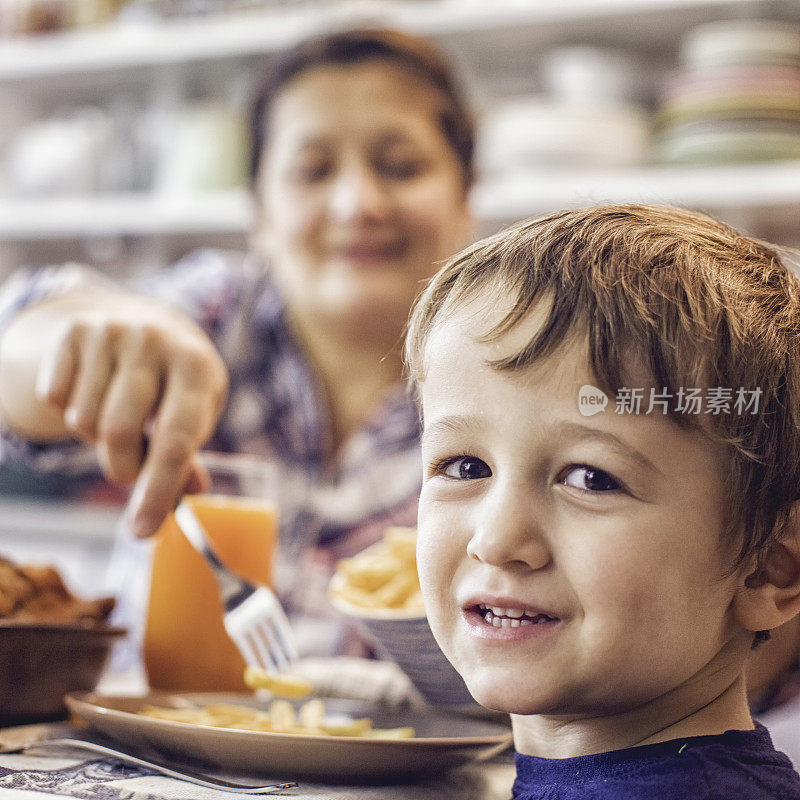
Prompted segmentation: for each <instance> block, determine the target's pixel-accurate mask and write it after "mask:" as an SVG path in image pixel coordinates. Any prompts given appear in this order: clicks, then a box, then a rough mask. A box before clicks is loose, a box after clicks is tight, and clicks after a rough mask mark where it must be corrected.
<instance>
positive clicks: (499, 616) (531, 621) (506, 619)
mask: <svg viewBox="0 0 800 800" xmlns="http://www.w3.org/2000/svg"><path fill="white" fill-rule="evenodd" d="M478 609H479V610H480V612H481V614H482V615H483V621H484V622H485V623H486V624H487V625H491V626H492V627H494V628H519V627H520V626H521V625H538V624H539V623H541V622H547V621H548V620H549V619H551V617H548V616H547V615H546V614H537V613H534V612H532V611H524V610H523V609H521V608H502V607H501V606H487V605H484V604H483V603H481V604H480V605H479V606H478Z"/></svg>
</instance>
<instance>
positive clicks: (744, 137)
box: [655, 20, 800, 164]
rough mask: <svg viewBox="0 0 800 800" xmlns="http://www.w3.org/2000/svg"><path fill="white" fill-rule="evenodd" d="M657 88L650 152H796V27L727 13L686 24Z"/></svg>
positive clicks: (685, 157) (741, 156)
mask: <svg viewBox="0 0 800 800" xmlns="http://www.w3.org/2000/svg"><path fill="white" fill-rule="evenodd" d="M681 63H682V68H681V70H680V71H679V72H678V73H677V74H676V75H674V76H673V77H672V78H671V79H670V80H669V81H668V82H667V85H666V87H665V90H664V94H663V100H662V107H661V113H660V117H659V122H660V125H659V132H658V134H657V136H656V140H655V153H656V157H657V159H658V160H659V161H662V162H665V163H670V164H714V163H716V164H718V163H730V162H738V161H764V160H770V159H787V158H800V28H798V27H797V26H794V25H791V24H790V23H787V22H777V21H758V22H756V21H753V20H729V21H725V22H715V23H711V24H708V25H702V26H700V27H698V28H695V29H694V30H693V31H691V32H690V33H689V34H688V35H687V37H686V39H685V40H684V42H683V45H682V49H681Z"/></svg>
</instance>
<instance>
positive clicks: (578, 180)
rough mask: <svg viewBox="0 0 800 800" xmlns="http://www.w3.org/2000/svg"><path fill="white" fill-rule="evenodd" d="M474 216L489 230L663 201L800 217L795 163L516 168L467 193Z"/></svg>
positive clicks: (799, 173) (793, 220) (799, 170)
mask: <svg viewBox="0 0 800 800" xmlns="http://www.w3.org/2000/svg"><path fill="white" fill-rule="evenodd" d="M472 201H473V209H474V211H475V214H476V216H477V218H478V219H479V220H480V221H481V222H483V223H485V224H487V225H488V226H490V227H493V226H496V225H498V224H503V223H508V222H511V221H513V220H517V219H521V218H524V217H528V216H532V215H535V214H542V213H546V212H548V211H553V210H556V209H559V208H564V207H568V206H572V207H576V206H582V205H592V204H597V203H624V202H628V203H630V202H653V203H669V204H672V205H679V206H686V207H689V208H695V209H703V210H707V211H712V212H732V211H735V212H737V213H739V212H741V213H748V212H759V211H764V210H766V211H769V212H770V213H771V214H772V215H774V217H775V218H780V220H783V221H785V222H787V223H789V224H791V225H793V226H795V228H796V226H797V221H798V219H800V161H774V162H764V163H758V164H731V165H725V166H716V167H681V168H678V167H649V168H641V169H624V170H612V169H575V170H569V171H567V170H557V169H553V170H545V169H541V170H536V171H534V170H532V169H531V170H528V171H525V170H520V171H519V172H517V173H516V174H515V175H514V176H513V177H507V178H502V179H498V180H496V181H492V180H485V181H483V182H481V183H479V184H478V185H477V186H476V187H475V190H474V194H473V198H472Z"/></svg>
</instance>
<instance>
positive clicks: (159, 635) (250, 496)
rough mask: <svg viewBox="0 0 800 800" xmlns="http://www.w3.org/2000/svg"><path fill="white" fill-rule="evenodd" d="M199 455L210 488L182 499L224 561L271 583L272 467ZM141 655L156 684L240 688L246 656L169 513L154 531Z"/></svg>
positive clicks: (207, 572)
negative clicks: (236, 644)
mask: <svg viewBox="0 0 800 800" xmlns="http://www.w3.org/2000/svg"><path fill="white" fill-rule="evenodd" d="M200 458H201V461H202V462H203V464H204V465H205V467H206V469H207V470H208V472H209V474H210V476H211V488H210V490H209V491H208V492H207V493H204V494H198V495H190V496H188V497H187V498H186V499H187V500H188V502H189V503H190V504H191V506H192V508H193V509H194V511H195V513H196V514H197V517H198V519H199V520H200V522H201V523H202V525H203V527H204V528H205V529H206V532H207V533H208V536H209V538H210V539H211V542H212V544H213V546H214V548H215V550H216V551H217V554H218V555H219V557H220V558H221V559H222V561H223V562H224V563H225V564H226V565H227V566H228V567H229V568H230V569H231V570H233V571H234V572H236V573H237V574H238V575H241V576H242V577H243V578H245V579H246V580H248V581H250V582H251V583H254V584H261V585H271V584H272V568H273V560H274V556H275V550H276V545H277V538H278V509H277V505H276V503H275V491H276V486H277V467H276V465H275V464H274V463H272V462H270V461H266V460H262V459H259V458H257V457H254V456H240V455H226V454H222V453H205V452H204V453H200ZM143 658H144V665H145V670H146V672H147V680H148V683H149V685H150V687H151V688H153V689H163V690H168V691H243V690H245V685H244V681H243V679H242V675H243V671H244V660H243V659H242V656H241V655H240V654H239V651H238V650H237V649H236V647H235V645H234V644H233V642H231V640H230V638H229V637H228V635H227V633H226V632H225V628H224V625H223V619H222V605H221V602H220V599H219V588H218V585H217V582H216V580H215V578H214V575H213V573H212V572H211V569H210V567H209V566H208V564H207V563H206V561H205V559H204V558H203V557H202V556H201V555H200V554H199V553H198V552H197V551H196V550H195V549H194V548H193V547H192V545H191V544H189V542H188V541H187V540H186V538H185V537H184V535H183V533H182V532H181V530H180V528H179V527H178V525H177V523H176V522H175V518H174V515H172V514H170V515H169V516H168V517H167V519H166V520H165V521H164V523H163V525H162V526H161V528H160V529H159V531H158V532H157V533H156V535H155V543H154V547H153V561H152V572H151V579H150V594H149V602H148V608H147V618H146V624H145V633H144V642H143Z"/></svg>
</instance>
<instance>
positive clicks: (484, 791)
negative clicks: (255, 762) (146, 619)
mask: <svg viewBox="0 0 800 800" xmlns="http://www.w3.org/2000/svg"><path fill="white" fill-rule="evenodd" d="M72 732H73V731H72V729H71V728H70V727H69V725H68V724H67V723H54V724H53V725H52V731H51V734H52V735H53V736H62V735H70V734H71V733H72ZM240 777H241V776H240ZM513 779H514V766H513V760H512V757H511V754H510V752H507V753H505V754H503V755H501V756H498V757H497V758H495V759H493V760H491V761H489V762H486V763H482V764H471V765H468V766H466V767H461V768H459V769H456V770H453V771H452V772H450V773H447V774H445V775H442V776H438V777H435V778H431V779H428V780H425V781H423V782H421V783H415V784H410V785H400V786H397V785H391V786H386V785H384V786H341V785H336V786H334V785H331V786H327V785H321V784H315V783H308V782H305V781H302V782H301V783H300V785H299V787H297V788H296V789H288V790H284V791H282V792H280V793H278V794H274V795H249V794H243V793H238V792H237V793H234V792H223V791H219V790H216V789H205V788H203V787H201V786H197V785H194V784H191V783H187V782H184V781H179V780H176V779H173V778H167V777H164V776H161V775H159V774H157V773H154V772H152V771H150V770H146V769H142V768H139V767H135V766H131V765H128V764H125V763H124V762H122V761H120V760H118V759H115V758H110V757H104V756H99V755H96V754H93V753H89V752H87V751H85V750H80V749H77V748H67V747H64V748H58V749H56V748H52V749H51V750H48V751H41V752H39V751H36V752H32V753H24V754H6V755H0V798H2V800H47V798H53V797H70V798H82V799H83V800H246V799H247V800H252V798H253V797H290V798H292V800H311V799H312V798H314V799H315V800H319V798H325V800H432V798H436V800H508V798H509V797H510V796H511V784H512V782H513Z"/></svg>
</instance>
